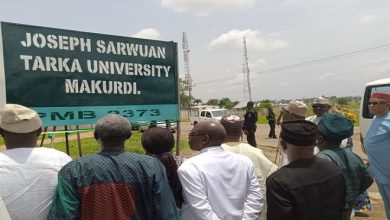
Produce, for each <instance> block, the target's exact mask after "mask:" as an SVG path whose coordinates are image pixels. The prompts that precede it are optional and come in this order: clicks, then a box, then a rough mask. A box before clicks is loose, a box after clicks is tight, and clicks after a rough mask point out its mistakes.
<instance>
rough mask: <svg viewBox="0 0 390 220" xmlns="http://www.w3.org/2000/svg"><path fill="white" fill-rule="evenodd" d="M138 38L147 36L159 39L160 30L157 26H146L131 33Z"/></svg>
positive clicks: (147, 37)
mask: <svg viewBox="0 0 390 220" xmlns="http://www.w3.org/2000/svg"><path fill="white" fill-rule="evenodd" d="M131 36H132V37H136V38H146V39H154V40H158V39H159V38H160V32H159V31H158V30H157V29H155V28H145V29H142V30H140V31H138V32H137V33H136V34H133V35H131Z"/></svg>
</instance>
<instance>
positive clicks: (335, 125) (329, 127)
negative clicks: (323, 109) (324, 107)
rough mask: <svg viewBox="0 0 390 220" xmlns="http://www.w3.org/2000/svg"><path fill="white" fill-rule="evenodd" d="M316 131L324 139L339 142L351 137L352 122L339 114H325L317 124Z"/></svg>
mask: <svg viewBox="0 0 390 220" xmlns="http://www.w3.org/2000/svg"><path fill="white" fill-rule="evenodd" d="M318 130H319V131H320V133H321V134H322V135H323V136H324V137H325V139H328V140H333V141H341V140H343V139H345V138H347V137H350V136H352V135H353V122H352V121H351V120H350V119H349V118H347V117H345V116H344V115H342V114H339V113H325V114H323V115H322V116H321V119H320V121H319V122H318Z"/></svg>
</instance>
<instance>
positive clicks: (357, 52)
mask: <svg viewBox="0 0 390 220" xmlns="http://www.w3.org/2000/svg"><path fill="white" fill-rule="evenodd" d="M386 48H390V44H384V45H380V46H376V47H370V48H366V49H362V50H355V51H352V52H348V53H343V54H338V55H334V56H329V57H325V58H320V59H315V60H310V61H305V62H302V63H296V64H290V65H286V66H280V67H275V68H271V69H267V70H263V71H259V72H254V73H257V74H261V73H267V72H276V71H280V70H284V69H288V68H297V67H304V66H309V65H313V64H317V63H324V62H329V61H334V60H337V59H341V58H345V57H351V56H357V55H361V54H365V53H372V52H374V51H376V50H383V49H386ZM228 79H234V77H225V78H219V79H214V80H208V81H204V82H198V83H197V85H200V84H208V83H212V82H219V81H221V80H228Z"/></svg>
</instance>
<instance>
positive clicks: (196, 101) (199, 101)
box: [194, 99, 203, 105]
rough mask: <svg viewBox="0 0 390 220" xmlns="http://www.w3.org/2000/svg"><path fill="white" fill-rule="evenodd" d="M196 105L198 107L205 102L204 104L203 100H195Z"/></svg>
mask: <svg viewBox="0 0 390 220" xmlns="http://www.w3.org/2000/svg"><path fill="white" fill-rule="evenodd" d="M194 103H195V104H196V105H199V104H202V103H203V102H202V99H195V100H194Z"/></svg>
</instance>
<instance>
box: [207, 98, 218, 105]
mask: <svg viewBox="0 0 390 220" xmlns="http://www.w3.org/2000/svg"><path fill="white" fill-rule="evenodd" d="M218 104H219V103H218V99H209V100H208V101H207V105H218Z"/></svg>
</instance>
